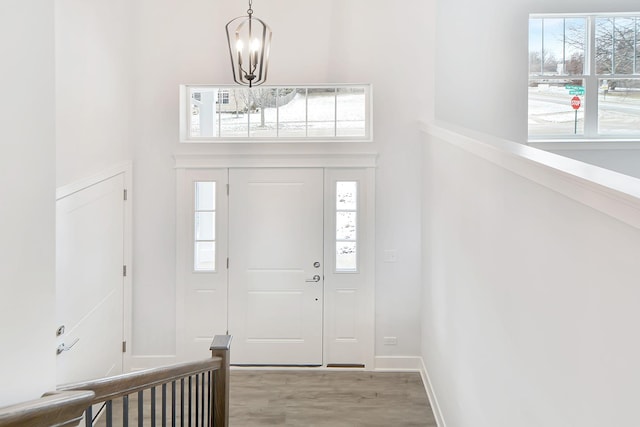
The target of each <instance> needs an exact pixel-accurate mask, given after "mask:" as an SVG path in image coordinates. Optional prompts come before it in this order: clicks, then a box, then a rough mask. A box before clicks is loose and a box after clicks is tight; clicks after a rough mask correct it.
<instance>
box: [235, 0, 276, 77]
mask: <svg viewBox="0 0 640 427" xmlns="http://www.w3.org/2000/svg"><path fill="white" fill-rule="evenodd" d="M251 6H252V0H249V9H248V10H247V16H239V17H237V18H235V19H232V20H231V21H229V22H228V23H227V25H226V30H227V40H228V42H229V54H230V55H231V70H232V71H233V80H234V81H235V82H236V83H238V84H240V85H243V86H249V87H252V86H258V85H260V84H262V83H264V82H265V81H266V80H267V67H268V65H269V47H270V46H271V28H269V26H268V25H267V24H266V23H265V22H264V21H263V20H262V19H259V18H254V17H253V9H252V8H251Z"/></svg>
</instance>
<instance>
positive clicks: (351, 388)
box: [230, 370, 436, 427]
mask: <svg viewBox="0 0 640 427" xmlns="http://www.w3.org/2000/svg"><path fill="white" fill-rule="evenodd" d="M230 400H231V417H230V424H231V426H232V427H254V426H255V427H258V426H327V427H329V426H331V427H343V426H344V427H347V426H371V427H376V426H380V427H382V426H385V427H392V426H424V427H432V426H433V427H435V426H436V422H435V419H434V416H433V412H432V410H431V407H430V406H429V401H428V399H427V395H426V393H425V390H424V386H423V385H422V380H421V378H420V374H418V373H386V372H347V371H345V372H339V371H338V372H333V371H332V372H300V371H279V372H278V371H244V370H234V371H232V373H231V397H230Z"/></svg>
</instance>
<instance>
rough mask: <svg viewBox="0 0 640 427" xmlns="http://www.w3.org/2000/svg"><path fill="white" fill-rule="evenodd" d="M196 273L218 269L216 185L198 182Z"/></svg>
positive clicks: (195, 211) (195, 215)
mask: <svg viewBox="0 0 640 427" xmlns="http://www.w3.org/2000/svg"><path fill="white" fill-rule="evenodd" d="M194 195H195V197H194V199H195V210H194V221H193V223H194V245H195V247H194V252H193V253H194V257H193V258H194V265H193V268H194V270H195V271H215V269H216V256H215V255H216V183H215V182H214V181H197V182H195V186H194Z"/></svg>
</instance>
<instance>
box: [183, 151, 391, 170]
mask: <svg viewBox="0 0 640 427" xmlns="http://www.w3.org/2000/svg"><path fill="white" fill-rule="evenodd" d="M174 159H175V168H176V169H200V168H212V169H234V168H375V167H376V166H377V161H378V153H374V152H366V153H353V152H350V153H303V154H301V153H273V152H266V151H265V152H262V153H233V154H175V155H174Z"/></svg>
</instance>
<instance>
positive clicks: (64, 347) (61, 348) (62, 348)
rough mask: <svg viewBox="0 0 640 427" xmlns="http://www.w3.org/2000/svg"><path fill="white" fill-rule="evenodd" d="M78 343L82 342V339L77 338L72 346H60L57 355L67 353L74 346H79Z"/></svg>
mask: <svg viewBox="0 0 640 427" xmlns="http://www.w3.org/2000/svg"><path fill="white" fill-rule="evenodd" d="M78 341H80V338H76V339H75V340H74V341H73V342H72V343H71V345H66V344H64V343H62V344H60V345H59V346H58V348H57V349H56V354H62V353H64V352H65V351H69V350H71V349H72V348H73V346H74V345H76V344H78Z"/></svg>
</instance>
